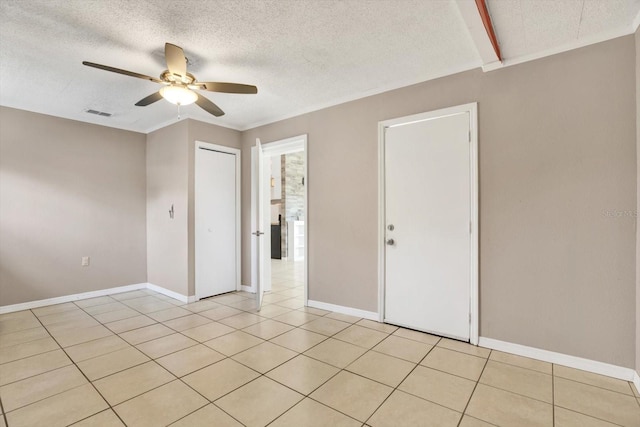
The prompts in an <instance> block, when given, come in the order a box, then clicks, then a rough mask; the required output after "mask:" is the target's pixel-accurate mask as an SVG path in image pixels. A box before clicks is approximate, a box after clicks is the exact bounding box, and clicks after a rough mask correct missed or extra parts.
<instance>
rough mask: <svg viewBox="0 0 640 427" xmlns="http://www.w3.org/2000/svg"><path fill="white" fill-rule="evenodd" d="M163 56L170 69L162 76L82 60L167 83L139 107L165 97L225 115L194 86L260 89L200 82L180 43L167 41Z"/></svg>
mask: <svg viewBox="0 0 640 427" xmlns="http://www.w3.org/2000/svg"><path fill="white" fill-rule="evenodd" d="M164 56H165V60H166V61H167V68H168V69H167V70H165V71H163V72H162V74H160V78H159V79H158V78H155V77H150V76H145V75H144V74H139V73H134V72H133V71H127V70H121V69H120V68H114V67H109V66H108V65H101V64H95V63H93V62H88V61H82V63H83V64H84V65H86V66H88V67H94V68H99V69H101V70H105V71H111V72H113V73H118V74H124V75H125V76H131V77H137V78H139V79H144V80H149V81H152V82H154V83H160V84H162V85H164V87H163V88H161V89H160V90H159V91H158V92H156V93H153V94H151V95H149V96H147V97H146V98H143V99H141V100H140V101H138V102H136V105H137V106H138V107H146V106H147V105H150V104H153V103H154V102H156V101H159V100H161V99H162V98H164V99H166V100H167V101H169V102H171V103H172V104H176V105H178V106H181V105H189V104H193V103H194V102H195V103H196V104H198V106H199V107H200V108H202V109H203V110H205V111H206V112H208V113H210V114H213V115H214V116H216V117H220V116H222V115H224V111H222V110H221V109H220V107H218V106H217V105H216V104H214V103H213V102H211V101H210V100H209V99H207V98H205V97H204V96H202V95H200V94H198V93H197V92H194V90H207V91H210V92H224V93H243V94H254V93H258V88H257V87H255V86H252V85H243V84H239V83H220V82H199V81H198V80H197V79H196V77H195V76H194V75H193V74H191V73H188V72H187V58H186V57H185V56H184V52H183V50H182V48H181V47H180V46H176V45H174V44H171V43H165V45H164Z"/></svg>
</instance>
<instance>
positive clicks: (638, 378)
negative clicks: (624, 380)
mask: <svg viewBox="0 0 640 427" xmlns="http://www.w3.org/2000/svg"><path fill="white" fill-rule="evenodd" d="M632 382H633V385H634V386H636V391H637V392H638V393H640V374H638V372H637V371H635V372H634V373H633V381H632Z"/></svg>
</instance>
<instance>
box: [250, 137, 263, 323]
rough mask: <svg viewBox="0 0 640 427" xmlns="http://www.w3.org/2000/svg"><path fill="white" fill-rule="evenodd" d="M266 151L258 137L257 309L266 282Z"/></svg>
mask: <svg viewBox="0 0 640 427" xmlns="http://www.w3.org/2000/svg"><path fill="white" fill-rule="evenodd" d="M263 169H264V152H263V150H262V144H260V139H259V138H256V162H255V165H254V170H253V179H254V180H255V183H254V184H255V189H256V192H255V201H254V203H255V205H256V222H255V223H256V226H257V228H256V230H255V231H254V232H253V236H254V239H256V252H257V254H256V255H257V257H256V258H257V263H256V264H257V275H256V303H257V310H258V311H260V308H261V307H262V297H263V295H264V283H265V259H264V258H265V250H266V248H265V245H266V243H265V236H264V224H265V209H264V197H265V192H264V171H263Z"/></svg>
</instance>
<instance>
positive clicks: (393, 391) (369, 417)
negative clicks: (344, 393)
mask: <svg viewBox="0 0 640 427" xmlns="http://www.w3.org/2000/svg"><path fill="white" fill-rule="evenodd" d="M391 335H392V334H389V336H387V338H388V337H390V336H391ZM385 339H386V338H385ZM441 340H442V338H439V339H438V341H437V342H436V343H435V344H433V345H432V347H431V348H430V349H429V351H427V354H425V355H424V356H422V358H421V359H420V360H419V361H418V363H416V366H414V367H413V369H411V371H409V373H408V374H407V375H405V376H404V378H403V379H402V381H400V382H399V383H398V385H397V386H395V387H393V390H391V393H389V395H388V396H387V397H385V398H384V400H383V401H382V402H381V403H380V405H378V407H377V408H376V409H375V410H374V411H373V412H372V413H371V415H369V416H368V417H367V419H366V420H365V421H364V424H367V423H368V422H369V420H370V419H371V417H373V416H374V415H375V413H376V412H378V410H379V409H380V408H381V407H382V405H384V404H385V402H386V401H387V400H389V398H390V397H391V395H392V394H393V393H395V392H396V390H398V388H399V387H400V385H402V383H403V382H404V381H405V380H406V379H407V378H408V377H409V375H411V374H412V373H413V372H414V371H415V370H416V369H417V368H418V366H421V365H420V363H422V361H423V360H424V359H425V358H426V357H427V356H428V355H429V353H431V352H432V351H433V349H434V348H436V345H438V343H439V342H440V341H441ZM382 341H384V340H382ZM382 341H381V342H382ZM400 391H402V390H400ZM403 393H404V392H403ZM408 394H411V393H408ZM416 397H418V398H420V399H422V398H421V397H419V396H416ZM422 400H425V401H427V402H431V401H429V400H426V399H422ZM431 403H435V402H431ZM437 405H439V406H442V405H440V404H437ZM443 407H444V406H443ZM447 409H451V408H447Z"/></svg>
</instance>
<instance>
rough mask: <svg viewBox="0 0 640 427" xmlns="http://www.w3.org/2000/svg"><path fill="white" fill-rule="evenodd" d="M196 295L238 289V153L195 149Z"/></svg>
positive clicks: (205, 295)
mask: <svg viewBox="0 0 640 427" xmlns="http://www.w3.org/2000/svg"><path fill="white" fill-rule="evenodd" d="M196 150H197V152H196V159H195V162H196V171H195V174H196V176H195V180H196V202H195V236H196V257H195V264H196V265H195V268H196V271H195V273H196V276H195V277H196V295H197V297H198V298H206V297H210V296H213V295H218V294H221V293H224V292H231V291H235V290H236V285H237V265H236V253H237V252H236V249H237V248H236V245H237V241H236V220H237V212H236V208H237V203H236V196H237V192H236V166H237V162H236V155H235V154H231V153H226V152H221V151H215V150H210V149H206V148H202V147H197V148H196Z"/></svg>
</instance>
